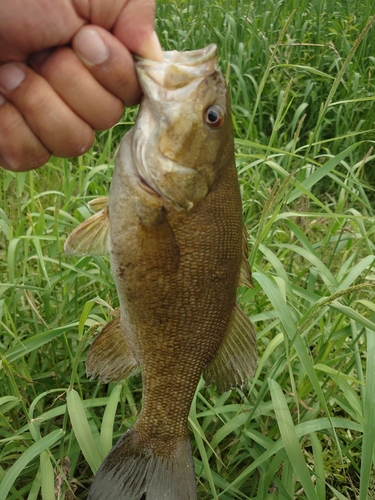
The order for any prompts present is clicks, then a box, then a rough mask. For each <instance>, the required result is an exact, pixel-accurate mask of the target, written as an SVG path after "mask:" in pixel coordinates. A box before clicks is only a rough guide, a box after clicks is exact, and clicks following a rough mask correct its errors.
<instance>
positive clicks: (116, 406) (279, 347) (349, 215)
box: [0, 0, 375, 500]
mask: <svg viewBox="0 0 375 500" xmlns="http://www.w3.org/2000/svg"><path fill="white" fill-rule="evenodd" d="M374 13H375V10H374V7H373V5H372V3H371V2H370V0H365V1H361V2H357V1H351V2H349V1H341V2H329V1H327V0H310V1H307V0H302V1H301V2H295V1H294V0H285V1H284V2H277V1H276V0H266V1H264V2H244V1H241V0H237V1H235V0H232V1H230V0H221V1H220V2H210V1H209V0H186V1H178V0H175V1H170V2H166V1H165V2H163V1H161V2H160V3H159V4H158V25H157V29H158V33H159V37H160V39H161V42H162V45H163V47H164V48H165V49H178V50H188V49H194V48H198V47H202V46H204V45H206V44H207V43H209V42H215V43H217V44H218V46H219V51H220V64H221V67H222V69H223V72H224V74H226V75H227V79H228V82H229V86H230V92H231V98H232V107H233V120H234V125H235V135H236V161H237V166H238V172H239V179H240V185H241V191H242V197H243V211H244V220H245V224H246V227H247V229H248V233H249V244H250V249H251V253H250V262H251V265H252V268H253V271H254V281H255V287H254V288H253V289H251V290H247V289H240V290H239V293H238V299H239V302H240V303H241V305H242V307H243V308H244V309H245V310H246V312H247V313H248V314H249V316H250V317H251V319H252V321H253V322H254V324H255V325H256V329H257V333H258V345H259V363H258V368H257V371H256V374H255V376H254V378H253V379H251V380H250V381H249V383H248V385H247V386H246V387H245V388H243V389H242V390H240V389H237V390H234V391H232V392H231V393H224V394H220V393H219V392H218V391H217V390H216V388H215V387H214V386H209V387H205V386H204V383H203V381H202V382H201V383H200V385H199V387H198V388H197V392H196V397H195V399H194V401H193V405H192V409H191V413H190V427H191V431H192V442H193V450H194V461H195V469H196V475H197V480H198V492H199V499H200V500H206V499H207V500H208V499H222V500H229V499H252V500H266V499H267V500H273V499H283V500H284V499H285V500H286V499H295V498H301V499H305V498H308V499H309V500H310V499H319V500H325V499H327V500H328V499H338V500H342V499H359V500H366V499H372V498H375V473H374V471H375V469H374V464H375V450H374V441H375V400H374V394H375V340H374V339H375V305H374V304H375V300H374V292H375V272H374V264H375V257H374V246H375V236H374V235H375V214H374V201H375V196H374V185H375V173H374V172H375V170H374V167H373V165H374V158H375V154H374V152H373V144H374V140H375V127H374V116H375V83H374V82H375V80H374V76H373V73H374V63H375V56H374V53H373V47H374V43H375V26H374V24H372V21H373V19H372V17H371V16H373V15H374ZM135 116H136V114H135V110H133V109H131V110H126V111H125V114H124V117H123V120H122V122H121V123H120V124H118V125H117V126H116V127H114V128H113V129H112V130H110V131H107V132H103V133H100V134H98V136H97V141H96V144H95V146H94V148H93V149H92V150H91V151H90V152H89V153H87V154H86V155H84V156H83V157H81V158H79V159H76V160H62V159H57V158H53V159H51V161H50V162H49V163H48V165H46V166H45V167H44V168H43V169H40V170H38V171H35V172H31V173H25V174H18V175H16V174H13V173H11V172H5V171H2V172H0V184H1V188H2V189H1V190H0V233H1V239H0V332H1V335H0V352H1V355H0V356H1V358H0V359H1V370H0V443H1V446H0V499H1V500H3V499H4V500H5V499H9V500H16V499H26V498H27V499H28V500H33V499H37V498H42V499H43V500H49V499H54V498H59V499H63V498H65V499H67V500H69V499H72V498H74V497H76V498H82V499H83V498H86V495H87V490H88V488H89V485H90V482H91V480H92V476H93V474H94V473H95V472H96V470H97V468H98V466H99V464H100V462H101V460H102V458H103V457H104V456H105V454H106V453H107V452H108V450H109V449H110V448H111V446H112V443H113V442H114V441H115V440H116V439H117V438H118V437H119V436H120V435H121V434H122V433H123V432H124V430H126V429H127V428H128V427H129V426H130V425H131V424H132V423H133V422H134V420H135V419H136V416H137V413H138V411H139V408H140V398H141V382H140V378H139V377H134V378H133V379H130V380H128V381H126V382H124V383H123V384H109V385H105V386H101V385H99V384H97V383H96V382H95V381H89V380H87V378H86V376H85V366H84V362H85V358H86V354H87V344H88V343H89V342H90V341H91V339H92V337H93V335H94V332H95V330H96V328H97V327H98V324H99V325H100V324H105V323H106V322H107V321H108V320H110V319H111V315H112V312H113V309H114V308H115V307H116V306H117V297H116V293H115V290H114V287H113V283H112V278H111V274H110V271H109V263H108V259H107V258H105V257H103V258H101V257H93V258H89V257H84V258H71V257H66V256H65V255H64V253H63V249H62V248H63V243H64V240H65V238H66V236H67V234H69V233H70V232H71V230H72V229H73V228H74V227H76V225H77V224H78V223H79V222H80V221H82V220H84V219H85V218H86V217H87V216H88V215H89V209H88V207H87V202H88V201H89V200H90V199H92V198H94V197H97V196H101V195H105V194H107V192H108V186H109V184H110V180H111V176H112V169H113V155H114V153H115V150H116V147H117V145H118V143H119V141H120V139H121V137H122V136H123V134H124V132H125V131H126V130H127V129H128V128H129V126H130V125H131V124H132V123H133V122H134V119H135Z"/></svg>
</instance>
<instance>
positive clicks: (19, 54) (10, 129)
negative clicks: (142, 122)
mask: <svg viewBox="0 0 375 500" xmlns="http://www.w3.org/2000/svg"><path fill="white" fill-rule="evenodd" d="M154 16H155V4H154V0H106V1H105V2H103V1H100V0H54V1H53V2H51V0H1V1H0V166H2V167H4V168H6V169H9V170H14V171H26V170H31V169H33V168H36V167H39V166H41V165H43V164H44V163H45V162H46V161H47V160H48V158H49V157H50V155H51V153H52V154H54V155H56V156H61V157H72V156H78V155H81V154H83V153H85V152H86V151H87V150H88V149H90V147H91V145H92V143H93V141H94V130H101V129H106V128H109V127H111V126H112V125H114V124H115V123H116V122H117V121H118V120H119V119H120V117H121V115H122V111H123V105H124V104H125V105H134V104H136V103H137V102H139V99H140V96H141V90H140V88H139V85H138V80H137V77H136V73H135V68H134V61H133V58H132V55H131V54H132V53H136V54H139V55H141V56H143V57H147V58H148V59H155V60H160V59H162V53H161V48H160V44H159V41H158V39H157V37H156V34H155V33H154ZM4 63H5V64H4Z"/></svg>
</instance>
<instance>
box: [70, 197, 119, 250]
mask: <svg viewBox="0 0 375 500" xmlns="http://www.w3.org/2000/svg"><path fill="white" fill-rule="evenodd" d="M103 198H104V197H103ZM106 199H107V206H106V207H105V208H102V209H101V210H100V211H99V212H97V213H96V214H94V215H92V216H91V217H89V218H88V219H86V220H85V221H84V222H82V223H81V224H80V225H79V226H78V227H76V228H75V229H74V231H73V232H72V233H71V234H70V235H69V236H68V238H67V239H66V241H65V245H64V250H65V253H66V254H68V255H69V254H73V255H106V254H107V253H108V233H109V212H108V198H106ZM97 200H100V198H97ZM95 201H96V200H92V202H90V206H91V204H92V203H93V202H95ZM94 206H95V204H94Z"/></svg>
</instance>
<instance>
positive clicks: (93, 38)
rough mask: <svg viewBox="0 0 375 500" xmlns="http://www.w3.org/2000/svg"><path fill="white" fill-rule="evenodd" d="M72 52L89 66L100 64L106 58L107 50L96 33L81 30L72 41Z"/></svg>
mask: <svg viewBox="0 0 375 500" xmlns="http://www.w3.org/2000/svg"><path fill="white" fill-rule="evenodd" d="M74 51H75V52H77V54H78V56H79V57H81V59H84V60H85V61H86V62H88V63H89V64H101V63H103V62H104V61H105V60H106V59H107V58H108V48H107V47H106V45H105V44H104V42H103V40H102V39H101V38H100V36H99V35H98V33H97V32H96V31H94V30H91V29H82V30H81V31H80V32H79V33H78V35H77V36H76V37H75V39H74Z"/></svg>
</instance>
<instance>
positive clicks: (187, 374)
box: [65, 45, 257, 500]
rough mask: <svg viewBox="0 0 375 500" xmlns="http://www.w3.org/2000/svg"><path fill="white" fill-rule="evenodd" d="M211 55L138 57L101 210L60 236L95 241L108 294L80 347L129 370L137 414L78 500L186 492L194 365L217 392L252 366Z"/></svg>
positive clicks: (155, 498)
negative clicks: (112, 311) (108, 273)
mask: <svg viewBox="0 0 375 500" xmlns="http://www.w3.org/2000/svg"><path fill="white" fill-rule="evenodd" d="M216 52H217V49H216V46H214V45H210V46H208V47H206V48H204V49H202V50H197V51H191V52H186V53H180V52H176V51H173V52H165V53H164V62H153V61H148V60H144V59H140V58H138V59H137V62H136V68H137V73H138V77H139V80H140V84H141V87H142V90H143V92H144V97H143V99H142V102H141V106H140V111H139V114H138V117H137V120H136V123H135V126H134V128H133V129H132V130H131V131H130V132H128V133H127V134H126V136H125V137H124V139H123V141H122V144H121V146H120V149H119V152H118V155H117V159H116V164H115V170H114V175H113V179H112V184H111V190H110V195H109V201H108V206H106V205H105V202H104V200H101V201H100V202H98V207H101V210H99V212H97V213H96V214H94V215H93V216H92V217H91V218H90V219H88V220H87V221H85V222H84V223H82V224H81V226H79V227H78V228H77V229H76V230H75V231H74V232H73V233H72V234H71V235H70V236H69V238H68V240H67V242H66V245H65V248H66V251H67V252H70V253H76V254H101V253H103V251H105V250H106V249H108V251H109V254H110V260H111V269H112V274H113V278H114V282H115V285H116V289H117V293H118V297H119V302H120V315H119V316H117V317H116V318H114V319H113V320H112V321H111V322H110V323H109V324H108V325H106V326H105V327H104V328H103V330H102V332H101V333H100V334H99V336H98V337H97V338H96V340H95V341H94V343H93V344H92V346H91V348H90V352H89V355H88V359H87V365H86V366H87V373H88V375H89V376H90V377H95V376H97V377H99V380H101V381H103V382H109V381H118V380H122V379H124V378H126V377H128V376H130V375H132V374H133V373H134V372H135V371H136V370H137V367H140V368H141V373H142V386H143V393H142V409H141V412H140V414H139V416H138V419H137V421H136V422H135V424H134V425H133V426H132V427H131V428H130V429H129V430H128V431H127V432H126V433H125V434H124V435H123V436H122V437H121V438H120V440H119V441H118V442H117V444H116V445H115V446H114V448H113V449H112V450H111V451H110V453H109V454H108V455H107V457H106V458H105V460H104V462H103V464H102V465H101V467H100V469H99V471H98V473H97V475H96V478H95V480H94V482H93V484H92V487H91V489H90V494H89V499H90V500H104V499H106V500H195V499H196V498H197V493H196V487H195V477H194V467H193V460H192V455H191V448H190V443H189V431H188V414H189V410H190V406H191V401H192V399H193V397H194V393H195V390H196V386H197V384H198V382H199V379H200V377H201V374H202V372H203V375H204V377H205V379H206V381H207V383H210V382H211V381H212V380H214V381H215V383H216V385H217V387H218V388H219V389H220V390H228V389H230V388H231V387H233V386H235V385H236V384H240V385H241V384H243V383H245V382H246V381H247V379H248V378H249V377H250V376H252V374H253V372H254V369H255V364H256V357H257V348H256V338H255V331H254V328H253V326H252V324H251V322H250V321H249V319H248V318H247V316H246V315H245V314H244V313H243V312H242V311H241V310H240V308H239V307H238V306H237V305H236V290H237V287H238V286H240V285H245V286H251V272H250V267H249V264H248V261H247V237H246V232H244V230H243V222H242V209H241V198H240V191H239V186H238V180H237V172H236V167H235V161H234V140H233V129H232V122H231V113H230V103H229V95H228V91H227V89H226V85H225V82H224V79H223V77H222V75H221V73H220V70H219V68H218V66H217V62H216ZM105 241H107V243H106V245H105V244H104V243H103V242H105ZM114 346H115V347H114Z"/></svg>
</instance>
